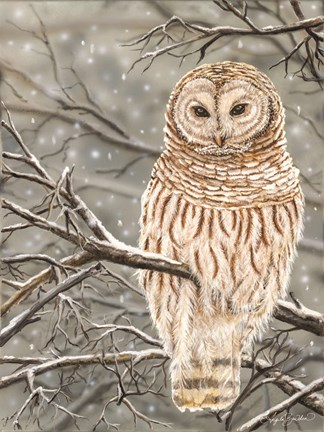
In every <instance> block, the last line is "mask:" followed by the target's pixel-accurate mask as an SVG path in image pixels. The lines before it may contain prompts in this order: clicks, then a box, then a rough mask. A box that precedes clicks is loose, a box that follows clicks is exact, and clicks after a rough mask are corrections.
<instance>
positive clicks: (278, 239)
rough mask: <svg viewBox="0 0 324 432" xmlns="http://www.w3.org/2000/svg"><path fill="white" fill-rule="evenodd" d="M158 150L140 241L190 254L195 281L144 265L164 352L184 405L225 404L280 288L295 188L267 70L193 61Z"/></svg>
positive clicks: (298, 210) (298, 206) (290, 245)
mask: <svg viewBox="0 0 324 432" xmlns="http://www.w3.org/2000/svg"><path fill="white" fill-rule="evenodd" d="M164 130H165V146H166V150H165V151H164V152H163V153H162V155H161V157H160V158H159V159H158V161H157V162H156V164H155V166H154V169H153V173H152V179H151V181H150V183H149V185H148V188H147V190H146V192H145V193H144V195H143V198H142V216H141V236H140V246H141V248H142V249H144V250H146V251H150V252H157V253H161V254H163V255H165V256H168V257H170V258H173V259H175V260H177V261H181V262H183V263H186V264H187V265H188V267H189V268H190V270H191V272H192V274H193V276H194V278H193V280H185V279H181V278H180V277H177V276H173V275H170V274H166V273H159V272H156V271H151V270H142V271H141V272H140V282H141V285H142V287H143V288H144V290H145V293H146V298H147V301H148V305H149V309H150V312H151V315H152V319H153V322H154V324H155V326H156V327H157V329H158V332H159V335H160V337H161V339H162V341H163V345H164V348H165V350H166V352H167V353H168V354H169V355H170V357H171V381H172V397H173V401H174V403H175V405H176V406H177V407H178V408H179V409H180V410H181V411H184V410H185V409H186V408H188V409H189V410H191V411H196V410H200V409H204V408H208V409H212V410H220V409H225V408H228V407H229V406H231V405H232V404H233V402H234V401H235V399H236V398H237V396H238V394H239V390H240V365H241V356H242V352H243V351H244V352H246V351H248V350H249V349H250V348H251V345H252V343H253V341H254V339H255V338H256V337H259V336H260V334H261V333H262V331H263V330H264V329H265V328H266V326H267V324H268V321H269V319H270V318H271V314H272V312H273V310H274V308H275V306H276V304H277V301H278V299H280V298H283V297H285V295H286V290H287V285H288V282H289V276H290V270H291V264H292V261H293V258H294V255H295V251H296V244H297V241H298V239H299V238H300V236H301V231H302V219H303V196H302V193H301V190H300V186H299V181H298V170H297V169H296V168H295V167H294V166H293V163H292V159H291V157H290V155H289V153H288V152H287V148H286V147H287V146H286V139H285V131H284V110H283V107H282V104H281V101H280V98H279V95H278V93H277V91H276V89H275V88H274V86H273V84H272V82H271V81H270V80H269V78H268V77H267V76H266V75H264V74H263V73H261V72H260V71H258V70H257V69H256V68H255V67H253V66H250V65H247V64H244V63H234V62H229V61H227V62H222V63H215V64H207V65H203V66H200V67H198V68H196V69H194V70H193V71H191V72H189V73H188V74H186V75H185V76H184V77H183V78H182V79H181V80H180V81H179V82H178V83H177V85H176V86H175V89H174V90H173V92H172V94H171V97H170V99H169V103H168V105H167V112H166V126H165V129H164Z"/></svg>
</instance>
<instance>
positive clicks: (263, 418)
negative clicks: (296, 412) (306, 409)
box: [237, 378, 324, 432]
mask: <svg viewBox="0 0 324 432" xmlns="http://www.w3.org/2000/svg"><path fill="white" fill-rule="evenodd" d="M323 388H324V378H319V379H317V380H315V381H313V382H312V383H310V384H308V385H307V386H305V388H303V389H302V390H300V391H299V392H297V393H295V394H294V395H293V396H291V397H290V398H288V399H286V400H284V401H283V402H280V403H279V404H277V405H274V406H273V407H272V408H270V409H268V410H267V411H264V412H263V413H262V414H260V415H258V416H256V417H254V418H253V419H251V420H249V421H248V422H246V423H244V424H243V425H242V426H240V427H239V428H238V429H237V432H243V431H253V430H255V429H257V428H258V427H260V426H262V425H264V424H265V423H267V421H269V420H270V419H272V418H274V417H276V416H277V415H278V414H280V413H281V412H283V411H286V410H288V409H290V408H291V407H292V406H294V405H295V404H296V403H297V402H298V401H299V400H300V399H301V398H303V397H306V396H308V395H310V394H311V393H314V392H316V391H318V390H322V389H323Z"/></svg>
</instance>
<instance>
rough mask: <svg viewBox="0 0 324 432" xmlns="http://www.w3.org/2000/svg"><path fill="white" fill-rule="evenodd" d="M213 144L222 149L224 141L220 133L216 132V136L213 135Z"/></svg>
mask: <svg viewBox="0 0 324 432" xmlns="http://www.w3.org/2000/svg"><path fill="white" fill-rule="evenodd" d="M215 142H216V144H217V145H218V147H223V145H224V140H223V137H222V135H221V134H220V132H216V134H215Z"/></svg>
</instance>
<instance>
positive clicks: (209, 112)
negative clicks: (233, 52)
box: [170, 62, 280, 156]
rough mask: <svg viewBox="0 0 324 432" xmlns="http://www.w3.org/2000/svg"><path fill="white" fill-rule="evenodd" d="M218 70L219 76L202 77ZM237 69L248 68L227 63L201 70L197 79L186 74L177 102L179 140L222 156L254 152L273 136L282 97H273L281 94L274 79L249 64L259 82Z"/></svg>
mask: <svg viewBox="0 0 324 432" xmlns="http://www.w3.org/2000/svg"><path fill="white" fill-rule="evenodd" d="M223 65H225V66H226V67H225V68H224V67H222V66H223ZM231 65H234V73H233V68H231V67H230V66H231ZM213 66H214V69H212V71H213V73H209V74H208V73H202V72H205V70H206V69H207V68H209V69H211V68H212V67H213ZM235 66H236V67H238V68H239V69H240V68H242V67H243V64H241V63H232V62H224V63H216V64H215V65H204V66H202V67H200V68H197V69H195V70H194V71H192V73H195V71H198V73H196V74H195V76H194V77H193V78H192V79H188V77H190V74H188V75H186V76H185V77H184V78H183V79H182V80H181V81H180V82H179V84H178V87H176V90H175V93H174V95H173V97H171V104H170V108H171V110H172V111H171V112H172V119H173V122H174V126H175V129H176V131H177V135H178V136H179V137H180V138H181V139H182V140H183V141H184V142H185V145H187V146H188V147H189V148H190V149H191V150H194V151H195V152H197V153H199V154H203V155H216V156H219V155H228V154H233V153H242V152H245V151H248V150H249V149H250V147H251V146H252V145H253V143H254V142H255V141H256V139H257V138H259V137H261V136H263V135H265V134H266V133H267V131H268V130H269V128H270V123H271V121H272V120H273V112H274V107H276V109H278V95H277V94H275V97H273V95H272V92H275V90H274V88H273V85H272V83H271V82H270V80H268V78H267V77H266V76H265V75H263V74H261V72H259V71H257V69H255V68H254V67H252V66H248V65H244V66H248V67H249V68H252V71H253V72H254V73H255V74H256V75H258V74H259V75H260V80H259V82H258V80H257V79H256V78H254V75H253V74H252V73H251V71H250V70H249V69H248V71H247V74H246V75H247V76H245V74H244V73H237V72H238V71H235ZM215 67H216V68H215ZM207 72H208V71H207ZM235 72H236V73H235ZM249 72H250V73H249ZM192 73H191V74H192ZM204 75H205V76H204ZM266 80H268V82H267V81H266ZM264 81H265V82H266V84H268V85H265V83H264ZM279 104H280V100H279Z"/></svg>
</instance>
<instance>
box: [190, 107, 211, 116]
mask: <svg viewBox="0 0 324 432" xmlns="http://www.w3.org/2000/svg"><path fill="white" fill-rule="evenodd" d="M193 110H194V111H195V114H196V116H197V117H209V112H208V111H206V110H205V108H203V107H202V106H195V107H193Z"/></svg>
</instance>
